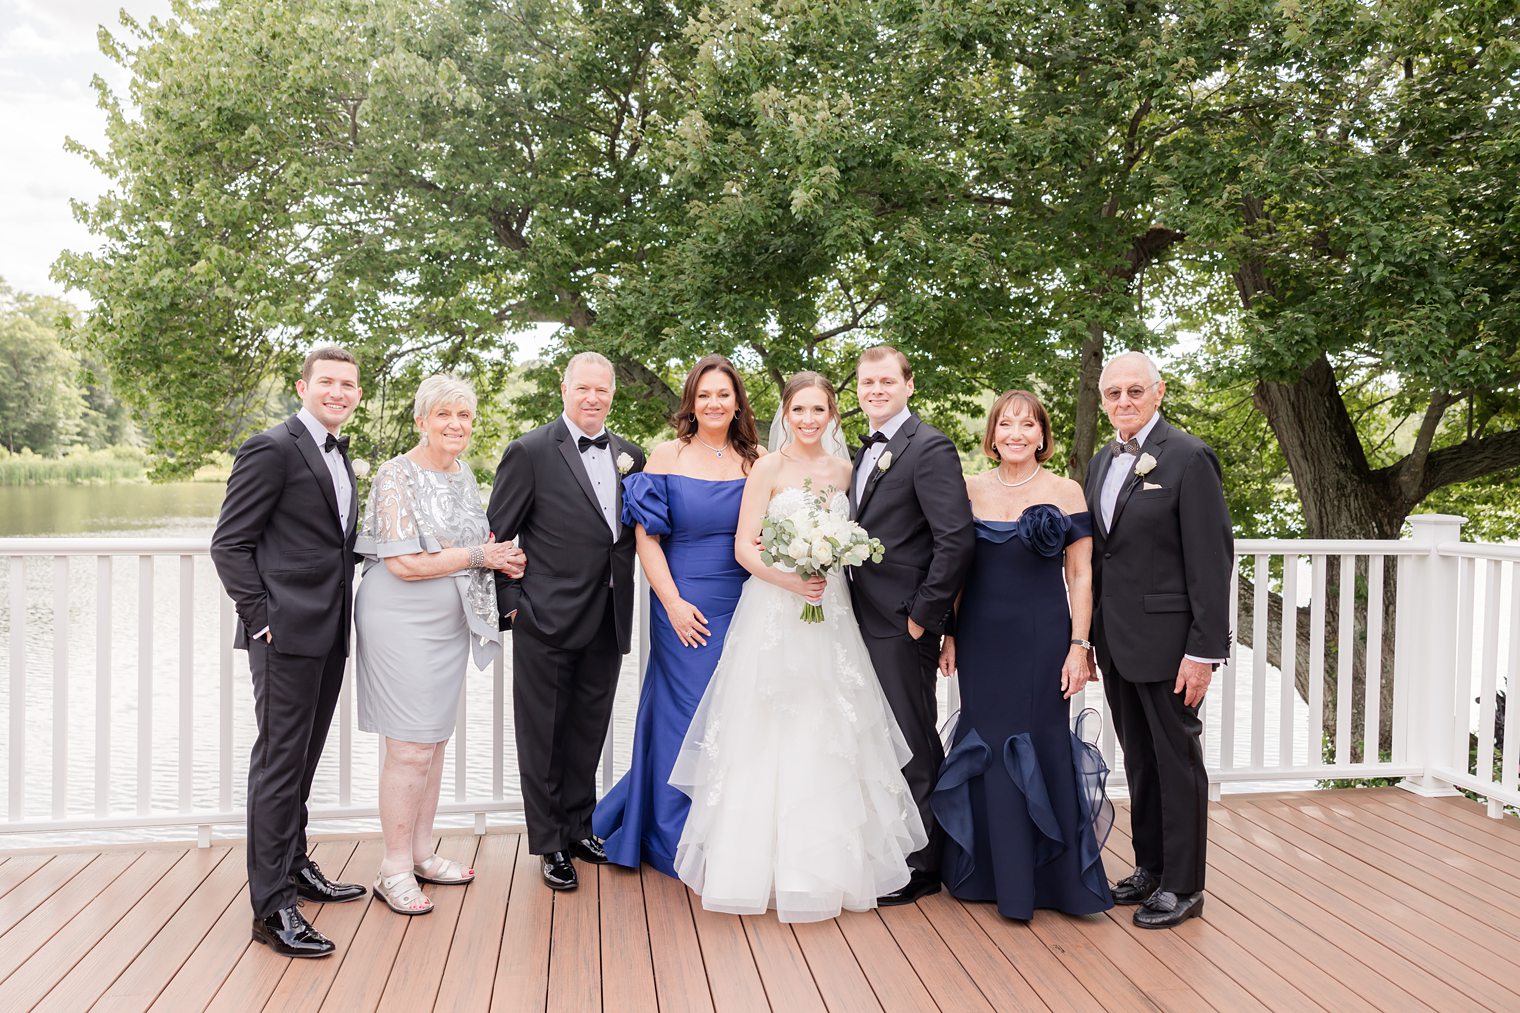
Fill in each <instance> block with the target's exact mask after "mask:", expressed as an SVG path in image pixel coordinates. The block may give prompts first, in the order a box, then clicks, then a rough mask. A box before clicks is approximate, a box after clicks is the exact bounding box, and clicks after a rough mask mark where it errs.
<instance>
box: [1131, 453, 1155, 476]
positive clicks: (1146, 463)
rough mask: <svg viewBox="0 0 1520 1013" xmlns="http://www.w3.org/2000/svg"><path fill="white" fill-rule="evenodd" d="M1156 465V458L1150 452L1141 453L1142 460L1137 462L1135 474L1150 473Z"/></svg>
mask: <svg viewBox="0 0 1520 1013" xmlns="http://www.w3.org/2000/svg"><path fill="white" fill-rule="evenodd" d="M1154 467H1156V459H1155V458H1154V457H1152V456H1151V455H1150V454H1141V455H1140V460H1138V461H1136V462H1135V474H1136V475H1140V476H1145V475H1149V474H1150V473H1151V469H1153V468H1154Z"/></svg>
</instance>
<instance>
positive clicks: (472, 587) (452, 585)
mask: <svg viewBox="0 0 1520 1013" xmlns="http://www.w3.org/2000/svg"><path fill="white" fill-rule="evenodd" d="M489 531H490V526H489V524H488V523H487V521H486V514H485V510H484V508H483V507H482V506H481V503H480V489H479V487H478V486H476V484H475V476H474V475H473V474H472V473H471V472H470V469H469V468H467V467H465V466H463V465H462V464H461V465H460V467H459V470H457V471H455V472H452V473H450V472H441V471H430V470H428V469H426V468H423V467H422V466H420V465H418V464H417V463H416V462H415V461H413V460H412V459H411V458H409V457H406V456H401V457H393V458H391V459H390V460H389V461H386V462H385V463H384V464H382V465H381V466H380V468H379V469H378V470H377V471H376V472H375V482H374V485H373V486H372V487H371V488H370V493H369V501H368V504H367V505H366V507H365V511H364V520H363V523H362V524H361V525H360V527H359V539H358V542H357V544H356V546H355V548H356V551H358V552H359V553H361V554H362V555H363V556H364V569H363V572H362V575H361V577H360V580H359V590H358V593H357V596H356V597H355V600H354V628H355V637H356V644H357V651H356V654H357V657H356V669H357V672H358V706H359V727H360V729H362V730H363V731H366V732H378V733H379V734H381V735H384V736H387V737H388V738H392V739H399V740H401V741H403V742H443V741H444V740H446V739H448V738H449V737H450V736H452V735H453V734H454V719H455V716H456V714H457V713H458V709H459V694H460V690H461V689H462V687H463V685H464V676H465V665H466V664H467V663H468V661H469V659H470V655H471V652H472V650H473V653H474V658H475V665H476V667H478V668H484V667H486V666H487V665H488V664H490V663H491V662H492V661H493V660H494V659H495V657H496V656H497V655H498V654H499V653H500V651H501V634H500V633H499V632H498V631H497V628H496V626H497V617H496V584H495V581H494V579H493V577H492V574H491V571H489V570H485V569H482V568H478V567H467V568H465V569H462V570H458V571H455V572H454V573H450V574H446V575H444V576H441V577H432V578H428V579H426V580H402V579H401V578H400V577H397V576H396V575H395V574H393V573H391V572H390V570H389V569H388V568H387V567H386V566H385V564H384V562H382V560H384V559H386V558H388V557H391V556H405V555H410V554H412V553H416V552H442V551H443V550H444V549H447V548H452V547H455V546H471V545H479V544H480V543H481V542H484V541H485V540H486V536H487V534H488V533H489Z"/></svg>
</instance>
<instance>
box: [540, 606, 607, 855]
mask: <svg viewBox="0 0 1520 1013" xmlns="http://www.w3.org/2000/svg"><path fill="white" fill-rule="evenodd" d="M622 662H623V655H622V652H621V651H619V650H618V641H617V629H616V627H615V625H614V621H613V609H612V593H611V591H609V592H608V593H607V605H606V611H605V613H604V614H603V618H602V625H601V628H600V629H599V630H598V631H597V634H596V636H595V637H593V638H592V640H591V643H590V644H588V645H587V646H586V647H584V648H581V649H580V650H575V651H567V650H564V649H563V648H559V647H556V646H554V645H553V644H550V643H548V642H546V641H543V640H540V639H538V638H537V637H534V636H533V635H532V634H529V633H527V632H524V631H522V630H516V631H514V632H513V634H512V715H513V725H514V729H513V730H514V732H515V734H516V737H517V770H518V774H519V776H520V778H521V780H522V795H523V815H524V817H525V819H526V822H527V824H528V851H529V852H531V853H532V854H535V855H547V854H550V853H551V852H555V851H564V850H565V849H566V848H568V847H569V846H570V844H571V842H573V841H578V840H581V839H582V838H585V837H589V836H591V813H592V810H594V809H595V808H596V770H597V765H598V764H599V763H600V762H601V758H602V745H603V743H604V742H605V741H606V738H607V722H608V720H609V719H610V718H611V717H612V701H613V698H614V696H615V695H616V693H617V680H618V670H619V669H620V668H621V667H622Z"/></svg>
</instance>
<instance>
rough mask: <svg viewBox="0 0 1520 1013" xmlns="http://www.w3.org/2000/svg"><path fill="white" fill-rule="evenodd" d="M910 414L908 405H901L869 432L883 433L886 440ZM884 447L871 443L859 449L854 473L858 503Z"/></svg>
mask: <svg viewBox="0 0 1520 1013" xmlns="http://www.w3.org/2000/svg"><path fill="white" fill-rule="evenodd" d="M911 414H912V411H911V410H910V409H909V408H908V406H907V405H903V409H902V411H900V412H898V413H897V414H896V415H894V416H892V417H891V418H890V419H887V421H886V422H885V423H883V424H882V427H881V428H880V429H873V430H871V434H872V435H873V436H874V435H875V434H877V433H881V434H883V435H885V436H886V438H887V439H888V440H890V439H891V438H892V437H894V436H896V435H897V431H898V430H899V429H901V428H902V425H903V423H904V422H906V421H908V416H909V415H911ZM886 449H887V445H886V444H885V443H873V444H871V445H870V446H869V447H867V448H866V449H865V450H863V451H861V453H862V454H863V455H864V457H863V459H862V460H861V462H860V470H859V471H857V472H856V473H855V502H856V503H859V502H860V499H861V497H862V496H864V495H865V494H866V483H867V482H869V481H870V480H871V472H873V471H875V470H876V462H877V461H880V460H881V455H882V454H883V453H884V452H885V451H886Z"/></svg>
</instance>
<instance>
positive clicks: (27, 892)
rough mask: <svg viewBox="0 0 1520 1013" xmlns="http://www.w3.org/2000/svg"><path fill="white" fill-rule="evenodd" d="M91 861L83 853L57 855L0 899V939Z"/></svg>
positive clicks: (92, 859)
mask: <svg viewBox="0 0 1520 1013" xmlns="http://www.w3.org/2000/svg"><path fill="white" fill-rule="evenodd" d="M95 858H96V856H95V855H94V854H91V853H84V852H75V853H74V854H69V855H59V856H58V857H56V858H54V859H53V860H52V861H50V862H48V863H46V864H45V865H43V866H42V867H40V868H38V869H36V870H34V871H33V872H32V874H31V875H30V876H28V877H26V879H24V880H22V881H21V882H20V883H18V884H16V886H15V888H14V889H12V890H11V891H10V892H8V893H7V894H6V895H5V896H4V897H0V937H4V936H5V934H6V933H7V932H9V931H10V930H11V928H12V927H13V926H14V925H15V924H16V923H17V922H19V921H21V920H22V919H23V918H26V917H27V916H28V915H30V914H31V913H32V912H34V911H36V910H37V908H38V906H39V905H41V904H43V903H45V902H46V901H47V899H48V898H49V897H51V896H52V895H53V894H55V893H57V892H58V891H59V890H62V889H63V888H64V887H65V886H66V885H67V884H68V882H69V880H71V879H73V878H74V877H75V876H77V875H79V873H80V871H81V870H83V869H85V868H86V867H88V866H89V864H90V863H91V862H93V861H94V860H95Z"/></svg>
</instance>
